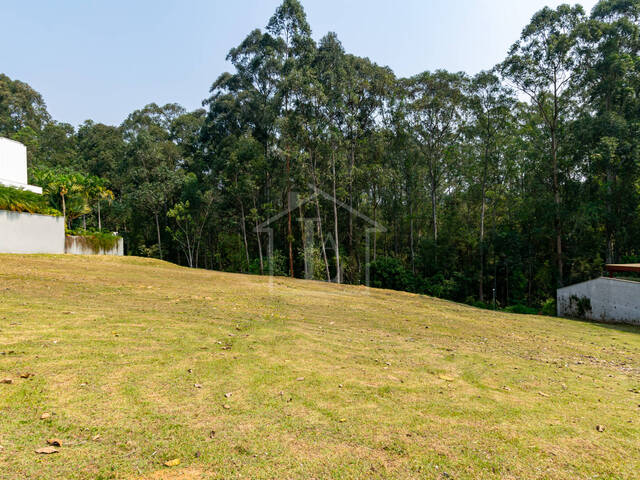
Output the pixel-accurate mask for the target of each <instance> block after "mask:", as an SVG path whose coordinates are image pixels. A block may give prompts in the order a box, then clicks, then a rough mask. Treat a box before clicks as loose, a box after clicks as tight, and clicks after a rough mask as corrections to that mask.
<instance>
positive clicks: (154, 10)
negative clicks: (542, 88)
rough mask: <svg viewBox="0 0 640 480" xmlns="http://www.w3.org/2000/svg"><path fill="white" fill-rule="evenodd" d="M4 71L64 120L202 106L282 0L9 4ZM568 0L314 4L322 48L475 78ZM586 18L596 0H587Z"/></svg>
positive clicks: (3, 31)
mask: <svg viewBox="0 0 640 480" xmlns="http://www.w3.org/2000/svg"><path fill="white" fill-rule="evenodd" d="M0 3H1V6H0V22H1V24H2V28H0V45H2V49H1V50H0V73H5V74H7V75H8V76H9V77H11V78H13V79H19V80H22V81H25V82H27V83H29V84H30V85H31V86H32V87H34V88H35V89H36V90H38V91H39V92H40V93H42V95H43V96H44V98H45V101H46V102H47V105H48V108H49V112H50V113H51V114H52V116H53V117H54V119H56V120H58V121H62V122H69V123H71V124H73V125H78V124H79V123H81V122H82V121H84V120H85V119H88V118H91V119H93V120H94V121H97V122H103V123H108V124H119V123H121V122H122V120H124V118H125V117H126V116H127V115H128V114H129V113H130V112H131V111H133V110H135V109H137V108H140V107H142V106H144V105H145V104H147V103H150V102H156V103H159V104H164V103H167V102H178V103H180V104H182V105H183V106H185V107H186V108H188V109H194V108H197V107H199V106H200V104H201V101H202V99H203V98H205V97H206V96H207V93H208V90H209V87H210V85H211V83H212V82H213V81H214V80H215V79H216V77H217V76H218V75H219V74H220V73H222V72H223V71H226V70H229V69H230V65H229V64H228V63H227V62H226V61H225V57H226V54H227V52H228V51H229V49H230V48H231V47H234V46H236V45H237V44H238V43H239V42H240V41H241V40H242V39H243V38H244V37H245V36H246V35H247V34H248V33H249V32H250V31H251V30H252V29H254V28H257V27H259V28H264V26H265V25H266V23H267V22H268V20H269V17H270V16H271V14H272V13H273V11H274V10H275V9H276V7H277V6H278V4H279V3H280V0H225V1H222V0H173V1H169V0H102V1H100V0H57V1H51V0H35V1H34V0H31V1H18V0H14V1H11V0H0ZM560 3H565V2H561V1H557V0H395V1H394V0H303V5H304V7H305V10H306V12H307V17H308V20H309V23H310V24H311V27H312V29H313V36H314V38H315V39H316V40H317V39H319V38H320V37H322V36H323V35H324V34H325V33H326V32H328V31H335V32H336V33H337V34H338V37H339V38H340V39H341V41H342V43H343V45H344V47H345V49H346V50H347V51H348V52H350V53H354V54H356V55H360V56H366V57H369V58H370V59H372V60H373V61H375V62H376V63H378V64H380V65H388V66H390V67H391V68H392V69H393V70H394V71H395V72H396V74H397V75H400V76H409V75H413V74H415V73H419V72H422V71H424V70H435V69H437V68H445V69H448V70H453V71H459V70H463V71H466V72H468V73H471V74H473V73H476V72H478V71H480V70H483V69H487V68H491V67H492V66H493V65H494V64H496V63H497V62H499V61H501V60H502V59H503V58H504V56H505V54H506V51H507V49H508V48H509V46H510V45H511V44H512V43H513V42H514V41H515V40H516V39H517V38H518V36H519V35H520V32H521V30H522V28H523V27H524V26H525V25H526V24H527V23H528V21H529V19H530V18H531V16H532V15H533V13H535V12H536V11H537V10H539V9H540V8H542V7H544V6H545V5H548V6H552V7H555V6H557V5H559V4H560ZM579 3H581V4H582V5H583V6H584V7H585V10H586V11H587V12H589V11H590V10H591V8H592V7H593V5H595V3H596V0H583V1H581V2H579Z"/></svg>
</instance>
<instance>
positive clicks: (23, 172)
mask: <svg viewBox="0 0 640 480" xmlns="http://www.w3.org/2000/svg"><path fill="white" fill-rule="evenodd" d="M0 184H2V185H6V186H8V187H16V188H21V189H23V190H29V191H31V192H35V193H39V194H42V188H40V187H34V186H33V185H28V184H27V147H25V146H24V145H23V144H21V143H20V142H16V141H15V140H9V139H8V138H2V137H0Z"/></svg>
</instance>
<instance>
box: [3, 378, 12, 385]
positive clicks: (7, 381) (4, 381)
mask: <svg viewBox="0 0 640 480" xmlns="http://www.w3.org/2000/svg"><path fill="white" fill-rule="evenodd" d="M0 383H7V384H9V383H13V380H11V379H10V378H3V379H2V380H0Z"/></svg>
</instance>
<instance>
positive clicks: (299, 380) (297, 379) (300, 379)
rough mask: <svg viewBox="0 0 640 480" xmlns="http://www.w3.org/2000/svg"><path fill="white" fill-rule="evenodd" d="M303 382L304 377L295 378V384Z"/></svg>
mask: <svg viewBox="0 0 640 480" xmlns="http://www.w3.org/2000/svg"><path fill="white" fill-rule="evenodd" d="M303 380H304V377H298V378H296V382H301V381H303Z"/></svg>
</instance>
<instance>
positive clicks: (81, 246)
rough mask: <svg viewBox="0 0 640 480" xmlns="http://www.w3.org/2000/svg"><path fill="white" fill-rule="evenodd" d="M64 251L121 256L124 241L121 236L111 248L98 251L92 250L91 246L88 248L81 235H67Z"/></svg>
mask: <svg viewBox="0 0 640 480" xmlns="http://www.w3.org/2000/svg"><path fill="white" fill-rule="evenodd" d="M64 252H65V253H70V254H72V255H116V256H122V255H124V242H123V241H122V238H120V239H119V240H118V243H117V245H116V246H115V247H114V248H112V249H111V250H100V251H99V252H94V251H93V249H92V248H90V247H89V246H88V245H87V243H86V242H84V241H83V240H82V237H77V236H72V235H67V238H66V239H65V247H64Z"/></svg>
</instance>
